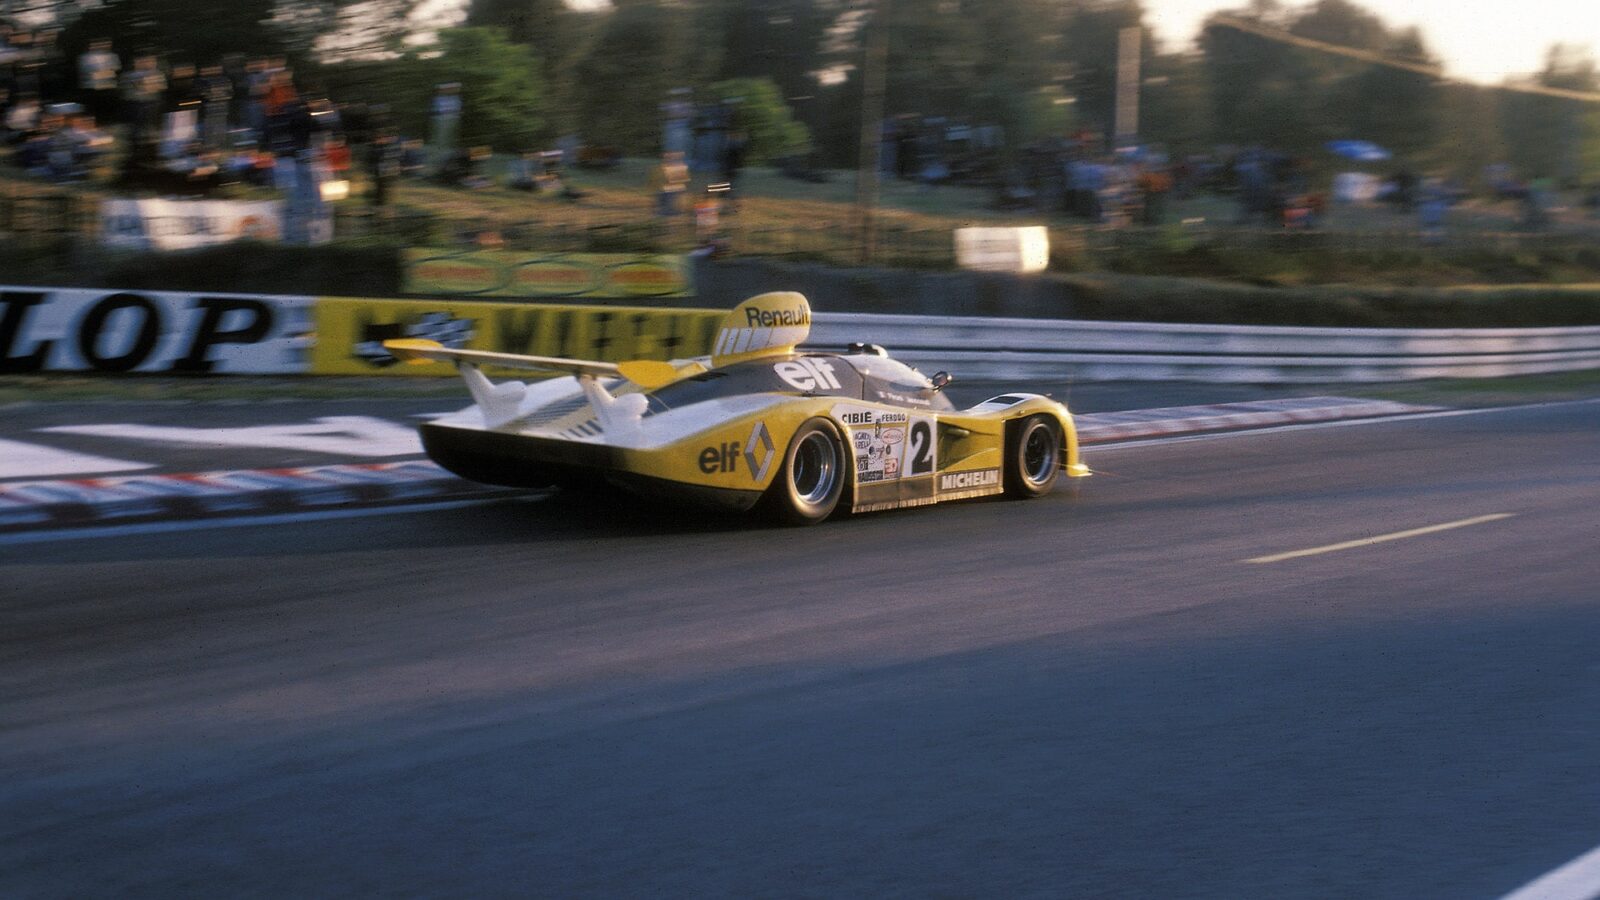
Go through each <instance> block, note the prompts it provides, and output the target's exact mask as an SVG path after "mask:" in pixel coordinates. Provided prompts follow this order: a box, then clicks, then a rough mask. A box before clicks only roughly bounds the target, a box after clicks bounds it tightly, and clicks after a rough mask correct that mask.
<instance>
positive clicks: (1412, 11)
mask: <svg viewBox="0 0 1600 900" xmlns="http://www.w3.org/2000/svg"><path fill="white" fill-rule="evenodd" d="M605 2H606V0H567V4H568V5H569V6H572V7H575V8H589V9H592V8H595V7H597V6H603V5H605ZM1355 2H1356V3H1357V5H1359V6H1362V7H1364V8H1366V9H1369V10H1372V11H1373V12H1374V13H1376V14H1377V15H1378V17H1379V18H1381V19H1383V21H1384V22H1385V23H1387V24H1388V25H1389V26H1390V27H1405V26H1408V25H1416V26H1418V27H1419V28H1421V29H1422V34H1423V38H1424V39H1425V40H1426V41H1427V43H1428V47H1429V49H1431V50H1432V51H1433V53H1434V54H1435V55H1436V56H1438V57H1439V58H1440V59H1441V60H1442V61H1443V62H1444V66H1445V69H1446V70H1447V71H1448V72H1449V73H1450V74H1451V75H1453V76H1455V77H1457V78H1461V79H1464V80H1466V81H1471V82H1476V83H1478V84H1499V83H1500V82H1502V81H1504V80H1505V79H1506V77H1507V76H1508V75H1511V76H1514V75H1529V74H1532V73H1534V72H1537V71H1539V70H1540V69H1542V68H1544V56H1545V51H1546V50H1547V49H1549V47H1550V45H1551V44H1553V43H1556V42H1557V41H1561V42H1565V43H1569V44H1583V45H1587V46H1588V47H1589V49H1590V50H1591V51H1592V52H1594V54H1595V55H1596V56H1597V57H1600V0H1355ZM428 3H429V4H430V5H431V6H432V7H433V8H434V9H437V10H440V11H443V10H450V9H456V10H459V9H461V8H463V7H464V6H465V5H466V0H428ZM1143 3H1144V7H1145V10H1146V14H1145V23H1146V24H1147V25H1149V26H1150V27H1151V28H1152V29H1153V30H1154V31H1155V33H1156V36H1157V37H1158V38H1159V39H1160V40H1161V41H1162V42H1163V44H1164V45H1165V46H1166V47H1167V48H1168V49H1172V50H1178V49H1185V48H1187V47H1188V46H1189V45H1190V44H1191V43H1192V42H1193V40H1194V38H1195V36H1196V35H1197V34H1198V33H1199V31H1200V23H1201V22H1203V21H1205V18H1206V16H1207V15H1209V14H1210V13H1212V12H1215V11H1217V10H1219V9H1238V8H1241V7H1243V6H1245V5H1247V0H1143ZM1288 5H1290V6H1303V5H1306V3H1305V2H1303V0H1300V2H1297V0H1289V3H1288Z"/></svg>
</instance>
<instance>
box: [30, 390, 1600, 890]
mask: <svg viewBox="0 0 1600 900" xmlns="http://www.w3.org/2000/svg"><path fill="white" fill-rule="evenodd" d="M1088 461H1089V462H1090V464H1091V465H1092V466H1094V467H1095V468H1096V469H1098V470H1099V472H1100V474H1099V475H1097V476H1096V477H1095V478H1093V479H1091V480H1090V481H1089V482H1088V483H1087V484H1086V485H1085V486H1084V487H1083V490H1082V493H1081V495H1080V496H1079V497H1077V498H1076V499H1074V498H1072V497H1070V496H1068V494H1067V493H1066V492H1064V491H1057V492H1056V493H1055V494H1053V495H1051V496H1049V497H1047V498H1044V499H1042V500H1038V501H1033V502H1026V503H1016V502H971V503H965V504H952V505H949V506H944V507H936V508H933V509H921V510H910V511H905V512H899V513H889V514H878V515H872V516H863V517H860V518H858V519H846V520H843V521H839V522H833V523H828V524H826V525H823V526H820V527H816V528H809V529H773V528H761V527H752V526H750V525H748V524H747V523H744V522H742V521H739V520H726V519H703V518H700V517H695V516H687V515H682V514H674V513H666V512H642V513H641V512H638V511H636V510H634V509H633V508H631V507H625V506H618V505H615V504H612V503H608V502H603V501H601V500H596V499H594V498H582V497H567V496H556V497H554V498H551V499H547V500H543V501H522V502H498V503H494V504H488V505H474V506H469V507H465V508H453V509H443V510H435V511H427V512H422V511H415V510H413V511H397V512H395V513H394V514H392V515H383V516H376V517H370V518H358V519H340V520H328V521H305V522H300V521H297V522H290V523H283V524H251V525H245V526H240V527H233V528H218V527H215V526H206V527H203V528H200V529H196V530H185V531H181V532H176V533H170V534H137V533H130V534H126V535H121V536H114V537H104V538H100V539H95V540H87V539H78V540H70V541H62V542H45V543H32V544H26V545H14V544H13V545H7V544H3V543H0V584H3V585H4V586H5V587H4V590H3V591H0V619H3V621H4V623H5V627H4V628H3V629H0V730H3V733H0V776H3V777H0V895H3V896H6V897H28V896H35V895H37V896H72V897H84V896H162V897H167V896H179V895H187V896H216V895H225V896H251V895H256V896H297V897H298V896H326V895H344V896H349V895H363V896H370V895H440V896H473V897H477V896H491V895H518V896H549V897H578V896H591V897H619V896H741V897H744V896H763V897H766V896H813V897H825V896H896V895H906V896H1004V897H1102V896H1104V897H1190V896H1193V897H1229V898H1237V897H1329V898H1347V897H1353V896H1359V897H1375V898H1382V897H1396V898H1402V897H1403V898H1416V897H1452V898H1456V897H1496V896H1500V895H1502V894H1504V893H1506V892H1508V891H1510V890H1512V889H1514V888H1516V887H1518V886H1519V885H1521V884H1523V883H1525V882H1527V881H1529V880H1531V879H1533V878H1535V877H1536V876H1538V875H1539V874H1541V873H1543V872H1545V871H1548V870H1550V869H1552V868H1554V867H1556V866H1558V865H1560V864H1562V863H1563V862H1565V861H1567V860H1569V859H1571V858H1573V857H1576V856H1578V855H1579V854H1582V853H1584V852H1585V851H1587V850H1589V849H1590V848H1592V847H1593V846H1595V845H1596V844H1597V843H1600V754H1596V753H1595V752H1594V748H1595V747H1596V746H1600V716H1597V715H1596V710H1600V665H1597V663H1596V653H1595V645H1596V635H1600V587H1597V585H1600V554H1597V553H1596V551H1597V548H1600V403H1596V402H1588V403H1579V404H1564V405H1554V406H1545V407H1532V408H1523V409H1517V410H1509V411H1491V412H1476V413H1473V414H1469V415H1459V416H1446V417H1430V418H1412V419H1403V420H1388V421H1382V422H1376V423H1370V424H1356V425H1348V426H1342V427H1323V428H1305V429H1290V430H1281V431H1274V432H1270V433H1255V434H1250V433H1243V434H1236V435H1229V436H1222V437H1213V438H1207V439H1200V440H1182V441H1169V442H1162V443H1151V444H1145V445H1139V446H1127V447H1107V448H1097V449H1093V450H1091V451H1090V453H1089V455H1088ZM1500 514H1509V517H1505V518H1496V519H1492V520H1488V519H1484V520H1480V521H1477V522H1476V523H1475V524H1469V525H1465V526H1462V527H1457V528H1452V529H1450V530H1443V531H1434V532H1430V533H1426V534H1421V535H1414V536H1411V537H1406V538H1403V539H1396V540H1392V541H1387V542H1383V543H1376V544H1371V545H1368V546H1362V547H1356V548H1350V549H1343V550H1335V551H1331V552H1323V553H1317V554H1314V555H1307V556H1301V557H1295V558H1291V559H1286V560H1282V561H1279V562H1268V563H1251V562H1245V560H1249V559H1254V558H1259V557H1261V556H1264V555H1273V554H1279V553H1283V552H1288V551H1295V550H1302V549H1312V548H1319V547H1325V546H1328V545H1335V544H1339V543H1342V542H1347V541H1351V540H1356V539H1361V538H1369V537H1374V536H1379V535H1385V534H1389V533H1393V532H1404V531H1411V530H1414V529H1419V528H1423V527H1427V526H1433V525H1440V524H1447V523H1455V522H1461V521H1464V520H1475V519H1480V517H1486V516H1492V515H1500Z"/></svg>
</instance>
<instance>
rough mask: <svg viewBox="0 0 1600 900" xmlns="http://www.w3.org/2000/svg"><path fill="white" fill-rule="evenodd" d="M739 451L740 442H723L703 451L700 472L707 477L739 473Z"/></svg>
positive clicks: (701, 452)
mask: <svg viewBox="0 0 1600 900" xmlns="http://www.w3.org/2000/svg"><path fill="white" fill-rule="evenodd" d="M739 450H740V448H739V442H738V441H723V442H722V443H721V444H719V445H717V446H715V447H707V448H705V449H704V450H701V451H700V471H702V472H704V473H706V474H707V475H711V474H714V473H716V472H737V471H739Z"/></svg>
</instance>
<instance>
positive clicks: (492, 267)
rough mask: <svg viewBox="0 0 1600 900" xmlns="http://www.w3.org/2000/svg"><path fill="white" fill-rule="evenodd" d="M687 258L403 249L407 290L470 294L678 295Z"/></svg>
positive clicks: (685, 283) (684, 287)
mask: <svg viewBox="0 0 1600 900" xmlns="http://www.w3.org/2000/svg"><path fill="white" fill-rule="evenodd" d="M689 273H690V268H689V261H688V258H687V257H683V256H674V255H671V254H664V253H663V254H639V253H519V252H517V251H515V250H429V249H413V250H407V251H406V269H405V289H406V293H408V294H449V295H457V296H476V297H565V298H573V299H576V298H582V297H605V298H607V299H611V298H617V297H683V296H686V295H688V294H689V292H690V287H691V285H690V280H691V279H690V274H689Z"/></svg>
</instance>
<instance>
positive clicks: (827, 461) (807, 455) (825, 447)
mask: <svg viewBox="0 0 1600 900" xmlns="http://www.w3.org/2000/svg"><path fill="white" fill-rule="evenodd" d="M791 471H792V474H791V475H790V477H789V480H790V483H791V484H793V485H794V493H795V496H796V498H798V499H799V501H800V502H801V503H803V504H805V505H806V506H817V505H818V504H820V503H822V502H824V501H826V500H827V499H828V496H829V495H830V494H832V493H833V486H834V485H835V484H836V483H837V482H838V480H839V455H838V453H837V451H836V450H835V449H834V446H833V442H832V441H830V440H828V436H827V435H825V434H823V433H822V432H819V431H814V432H812V433H811V434H808V435H806V436H805V437H804V438H802V439H801V441H800V446H798V447H796V448H795V451H794V464H793V466H792V467H791Z"/></svg>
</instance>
